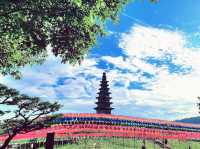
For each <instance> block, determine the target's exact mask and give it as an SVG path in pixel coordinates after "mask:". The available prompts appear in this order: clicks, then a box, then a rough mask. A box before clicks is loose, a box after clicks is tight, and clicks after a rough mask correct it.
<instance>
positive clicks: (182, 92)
mask: <svg viewBox="0 0 200 149" xmlns="http://www.w3.org/2000/svg"><path fill="white" fill-rule="evenodd" d="M186 44H187V39H186V36H185V35H184V33H183V32H181V31H177V30H175V31H173V30H167V29H160V28H153V27H146V26H141V25H134V26H133V27H132V29H131V30H130V32H128V33H124V34H122V36H121V39H120V43H119V46H120V47H121V48H122V50H123V52H124V54H126V58H124V57H123V56H118V57H112V56H102V57H100V58H87V59H85V60H84V61H83V63H82V65H81V66H78V65H76V66H72V65H69V64H60V62H59V59H57V58H55V57H54V56H53V55H51V53H50V57H49V59H48V60H47V61H46V62H45V63H44V64H43V65H41V66H34V67H26V68H24V69H23V70H22V72H23V79H22V80H20V81H15V80H13V79H11V78H9V77H6V78H1V80H0V82H3V83H5V84H7V85H9V86H12V87H15V88H17V89H19V90H21V91H22V92H25V93H28V94H31V95H36V96H40V97H42V98H45V99H49V100H54V99H56V98H58V97H59V98H60V99H59V101H60V102H61V103H62V104H63V105H64V107H63V108H62V111H63V112H92V111H93V109H92V108H94V107H95V105H94V101H95V100H96V99H95V97H96V96H97V95H96V92H97V91H98V88H99V80H100V79H101V75H102V72H103V71H104V70H103V69H101V68H98V67H97V66H96V65H97V64H98V62H99V61H100V60H103V61H106V62H107V63H111V64H113V65H114V68H113V69H112V70H107V71H108V75H107V77H108V80H109V82H110V88H111V92H112V97H113V99H112V101H113V102H114V104H113V106H114V107H115V108H116V110H115V114H123V113H126V114H128V115H133V116H137V115H134V113H137V114H138V113H139V112H138V111H134V110H138V109H139V110H141V111H142V110H145V113H140V114H139V115H142V116H145V117H148V116H147V115H146V114H149V116H151V117H152V118H153V117H156V118H162V119H164V118H166V119H176V118H182V117H189V116H194V115H196V114H197V107H196V102H197V98H196V97H197V96H198V95H199V88H200V84H199V82H200V49H197V48H196V49H195V48H187V47H186ZM167 55H172V57H173V59H172V62H171V63H173V64H174V65H181V66H182V67H183V68H185V67H186V68H188V67H191V68H192V69H191V72H189V73H186V74H184V73H176V72H174V73H170V72H169V70H168V68H169V67H171V66H168V65H163V66H162V67H156V66H155V65H152V64H150V63H148V62H147V61H146V58H148V57H154V58H155V59H158V60H163V58H165V60H166V58H168V57H167ZM119 68H120V69H119ZM122 70H126V71H125V72H123V71H122ZM144 72H146V73H149V74H151V75H153V76H154V77H153V78H148V77H145V76H143V73H144ZM89 76H92V78H90V77H89ZM65 77H69V78H68V79H63V80H62V81H63V82H62V84H58V81H59V80H60V79H61V78H65ZM71 77H72V78H71ZM133 81H139V82H144V83H146V84H145V87H146V88H147V89H149V90H139V89H137V90H133V89H129V87H130V83H131V82H133ZM116 83H119V84H122V86H120V87H119V86H115V84H116ZM93 112H94V111H93Z"/></svg>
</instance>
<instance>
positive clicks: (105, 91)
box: [94, 72, 114, 114]
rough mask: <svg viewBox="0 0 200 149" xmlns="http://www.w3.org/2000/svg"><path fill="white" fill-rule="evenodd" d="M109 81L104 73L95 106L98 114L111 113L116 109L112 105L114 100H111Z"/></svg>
mask: <svg viewBox="0 0 200 149" xmlns="http://www.w3.org/2000/svg"><path fill="white" fill-rule="evenodd" d="M108 86H109V85H108V81H107V79H106V73H105V72H104V73H103V76H102V80H101V83H100V89H99V92H98V93H97V94H98V97H96V98H97V102H96V104H97V107H96V108H94V109H95V110H96V113H97V114H111V111H112V110H113V109H114V108H112V107H111V104H112V102H110V100H111V97H110V94H111V93H110V92H109V88H108Z"/></svg>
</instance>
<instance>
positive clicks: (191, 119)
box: [176, 116, 200, 124]
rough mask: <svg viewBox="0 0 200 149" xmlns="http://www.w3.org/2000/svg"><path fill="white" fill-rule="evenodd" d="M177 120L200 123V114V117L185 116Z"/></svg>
mask: <svg viewBox="0 0 200 149" xmlns="http://www.w3.org/2000/svg"><path fill="white" fill-rule="evenodd" d="M176 122H183V123H191V124H200V116H198V117H191V118H184V119H181V120H176Z"/></svg>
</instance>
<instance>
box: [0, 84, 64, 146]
mask: <svg viewBox="0 0 200 149" xmlns="http://www.w3.org/2000/svg"><path fill="white" fill-rule="evenodd" d="M0 105H4V106H3V107H2V106H1V109H0V129H2V130H3V131H4V133H6V134H7V135H8V137H7V138H6V140H5V142H4V143H3V145H2V146H1V147H0V149H5V148H6V147H7V146H8V144H9V142H10V141H11V140H12V139H13V138H14V137H15V136H16V135H17V134H20V133H27V132H30V131H33V130H38V129H42V128H44V127H47V126H49V124H50V121H51V120H53V119H54V118H56V117H55V116H50V115H49V114H51V113H52V112H55V111H57V110H59V108H60V105H59V104H58V103H57V102H55V103H49V102H46V101H42V100H41V99H39V98H38V97H29V96H27V95H24V94H20V93H19V92H18V91H16V90H15V89H11V88H7V87H6V86H4V85H2V84H0ZM8 107H9V108H8ZM7 109H9V110H7Z"/></svg>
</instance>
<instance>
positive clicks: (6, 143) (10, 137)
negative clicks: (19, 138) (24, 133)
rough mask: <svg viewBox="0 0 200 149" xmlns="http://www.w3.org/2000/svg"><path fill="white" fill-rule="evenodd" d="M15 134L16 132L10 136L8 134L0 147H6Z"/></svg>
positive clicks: (0, 148)
mask: <svg viewBox="0 0 200 149" xmlns="http://www.w3.org/2000/svg"><path fill="white" fill-rule="evenodd" d="M15 136H16V133H14V134H12V135H11V136H9V137H8V138H7V139H6V140H5V142H4V143H3V145H2V146H0V149H6V147H7V146H8V144H9V143H10V141H11V140H12V139H13V138H14V137H15Z"/></svg>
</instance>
